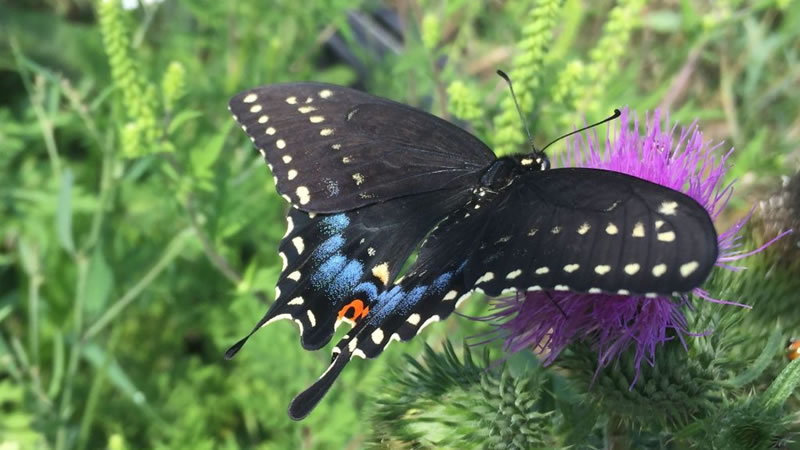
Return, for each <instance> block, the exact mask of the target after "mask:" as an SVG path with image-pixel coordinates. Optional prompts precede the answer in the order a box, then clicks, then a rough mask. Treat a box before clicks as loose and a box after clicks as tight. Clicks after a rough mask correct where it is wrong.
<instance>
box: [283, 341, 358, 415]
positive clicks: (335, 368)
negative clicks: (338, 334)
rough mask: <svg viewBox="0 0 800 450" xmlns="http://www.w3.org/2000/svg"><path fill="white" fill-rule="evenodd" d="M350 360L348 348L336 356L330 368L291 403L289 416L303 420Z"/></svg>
mask: <svg viewBox="0 0 800 450" xmlns="http://www.w3.org/2000/svg"><path fill="white" fill-rule="evenodd" d="M348 362H350V353H349V352H347V351H346V350H345V351H344V352H342V353H339V354H338V356H336V357H335V358H334V360H333V361H332V362H331V364H330V365H329V366H328V369H327V370H325V372H324V373H323V374H322V375H321V376H320V377H319V378H318V379H317V381H315V382H314V384H312V385H311V386H309V388H308V389H306V390H305V391H303V392H301V393H300V394H298V395H297V396H296V397H295V398H294V399H292V403H291V404H290V405H289V417H290V418H291V419H292V420H302V419H303V418H305V417H306V416H307V415H308V414H309V413H311V411H312V410H313V409H314V408H315V407H316V406H317V404H318V403H319V402H320V400H322V398H323V397H324V396H325V394H327V393H328V389H330V388H331V386H332V385H333V382H334V381H336V378H338V377H339V374H340V373H342V369H344V367H345V366H346V365H347V363H348Z"/></svg>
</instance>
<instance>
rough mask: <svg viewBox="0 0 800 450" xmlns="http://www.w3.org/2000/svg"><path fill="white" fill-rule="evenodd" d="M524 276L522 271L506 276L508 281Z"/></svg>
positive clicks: (509, 273)
mask: <svg viewBox="0 0 800 450" xmlns="http://www.w3.org/2000/svg"><path fill="white" fill-rule="evenodd" d="M521 274H522V269H517V270H512V271H511V272H508V275H506V280H513V279H514V278H517V277H518V276H520V275H521Z"/></svg>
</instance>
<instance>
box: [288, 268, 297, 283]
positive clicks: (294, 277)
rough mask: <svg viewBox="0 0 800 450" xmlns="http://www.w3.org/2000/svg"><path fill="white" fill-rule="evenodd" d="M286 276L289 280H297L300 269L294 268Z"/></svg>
mask: <svg viewBox="0 0 800 450" xmlns="http://www.w3.org/2000/svg"><path fill="white" fill-rule="evenodd" d="M286 278H288V279H290V280H294V281H298V280H300V271H297V270H295V271H294V272H292V273H290V274H289V275H286Z"/></svg>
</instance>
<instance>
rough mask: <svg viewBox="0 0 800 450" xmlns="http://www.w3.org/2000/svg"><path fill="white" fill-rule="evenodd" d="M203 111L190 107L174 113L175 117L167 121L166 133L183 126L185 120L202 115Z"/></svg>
mask: <svg viewBox="0 0 800 450" xmlns="http://www.w3.org/2000/svg"><path fill="white" fill-rule="evenodd" d="M202 115H203V113H202V112H200V111H194V110H191V109H188V110H184V111H181V112H179V113H178V114H175V117H173V118H172V120H171V121H170V122H169V126H168V127H167V135H172V133H174V132H175V131H176V130H177V129H178V128H180V127H181V126H183V124H185V123H186V122H188V121H190V120H192V119H196V118H198V117H200V116H202Z"/></svg>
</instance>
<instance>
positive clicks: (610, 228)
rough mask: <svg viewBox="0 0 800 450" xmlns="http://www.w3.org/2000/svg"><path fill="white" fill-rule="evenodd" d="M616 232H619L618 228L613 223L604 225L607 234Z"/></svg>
mask: <svg viewBox="0 0 800 450" xmlns="http://www.w3.org/2000/svg"><path fill="white" fill-rule="evenodd" d="M617 232H619V229H618V228H617V226H616V225H614V224H613V223H609V224H608V226H607V227H606V233H608V234H611V235H614V234H617Z"/></svg>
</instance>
